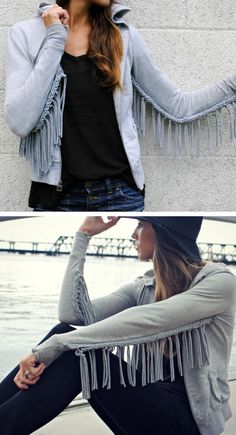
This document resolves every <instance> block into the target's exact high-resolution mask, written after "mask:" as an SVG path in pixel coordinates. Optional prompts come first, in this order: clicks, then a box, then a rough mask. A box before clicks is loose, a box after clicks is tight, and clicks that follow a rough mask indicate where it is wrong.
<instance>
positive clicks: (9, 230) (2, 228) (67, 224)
mask: <svg viewBox="0 0 236 435" xmlns="http://www.w3.org/2000/svg"><path fill="white" fill-rule="evenodd" d="M85 215H86V214H85ZM85 215H83V214H82V213H80V214H79V215H78V214H75V215H74V214H72V213H68V214H66V213H63V214H56V215H55V214H54V215H53V214H50V216H40V217H31V218H27V219H18V220H13V221H6V222H0V240H16V241H35V242H37V241H41V242H42V241H44V242H54V241H55V240H56V239H57V238H58V237H59V236H61V235H70V236H73V235H74V234H75V232H76V231H77V230H78V229H79V226H80V224H81V223H82V221H83V220H84V217H85ZM103 216H105V215H103ZM104 219H105V220H106V216H105V217H104ZM136 222H137V221H135V220H133V219H127V218H121V219H120V220H119V222H118V223H117V225H116V226H114V227H113V228H111V229H109V230H107V231H105V232H104V233H102V234H100V235H99V236H98V237H122V238H130V237H131V234H132V232H133V230H134V228H135V226H136ZM198 242H211V243H227V244H236V224H232V223H224V222H216V221H207V220H206V221H203V224H202V228H201V231H200V234H199V237H198Z"/></svg>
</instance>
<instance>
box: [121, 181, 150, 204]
mask: <svg viewBox="0 0 236 435" xmlns="http://www.w3.org/2000/svg"><path fill="white" fill-rule="evenodd" d="M119 195H120V196H121V197H123V198H124V199H127V200H129V201H144V195H143V194H142V193H141V192H140V191H138V190H136V189H133V188H132V187H130V186H129V185H128V184H126V183H122V184H121V185H120V187H119Z"/></svg>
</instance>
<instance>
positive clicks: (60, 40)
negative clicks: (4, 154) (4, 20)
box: [4, 23, 67, 137]
mask: <svg viewBox="0 0 236 435" xmlns="http://www.w3.org/2000/svg"><path fill="white" fill-rule="evenodd" d="M45 32H46V42H45V45H44V47H43V49H42V50H43V51H42V53H40V56H39V57H38V60H37V61H36V63H35V64H34V63H33V60H32V59H30V56H29V53H28V49H29V48H28V46H27V41H26V37H25V34H24V31H23V29H22V28H21V26H20V24H18V23H16V24H14V25H13V26H12V27H10V29H9V31H8V35H7V50H6V89H5V102H4V115H5V119H6V121H7V123H8V124H9V127H10V129H11V131H12V132H13V133H15V134H16V135H17V136H20V137H25V136H27V135H28V133H30V131H31V130H32V129H33V128H34V126H35V125H36V123H37V121H38V119H39V117H40V114H41V113H42V111H43V108H44V106H45V102H46V100H47V95H48V93H49V90H50V88H51V85H52V82H53V79H54V76H55V74H56V71H57V69H58V66H59V64H60V60H61V56H62V54H63V51H64V45H65V41H66V38H67V31H66V29H65V28H64V25H63V24H59V23H56V24H51V25H49V26H48V27H47V28H46V29H45Z"/></svg>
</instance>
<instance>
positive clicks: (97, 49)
mask: <svg viewBox="0 0 236 435" xmlns="http://www.w3.org/2000/svg"><path fill="white" fill-rule="evenodd" d="M69 3H70V0H57V4H58V5H59V6H61V7H62V8H66V7H67V6H68V5H69ZM113 3H118V2H117V1H115V0H111V1H110V4H109V6H106V7H102V6H99V5H96V4H92V5H91V7H90V21H91V26H92V29H91V31H90V33H89V49H88V57H89V58H91V59H92V60H93V62H94V64H95V67H96V68H95V69H94V70H93V74H94V78H95V80H96V81H97V83H99V85H100V86H104V87H107V88H109V89H110V90H112V91H113V90H115V88H116V86H118V87H119V88H120V89H122V84H121V82H120V62H121V59H122V55H123V41H122V37H121V33H120V30H119V28H118V26H116V24H115V23H114V22H113V21H112V18H111V8H112V4H113Z"/></svg>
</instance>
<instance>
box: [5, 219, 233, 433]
mask: <svg viewBox="0 0 236 435" xmlns="http://www.w3.org/2000/svg"><path fill="white" fill-rule="evenodd" d="M109 219H110V221H109V222H107V223H105V222H104V221H103V219H102V217H88V218H86V219H85V221H84V222H83V224H82V225H81V227H80V229H79V231H78V232H77V234H76V237H75V242H74V247H73V249H72V252H71V255H70V259H69V262H68V267H67V270H66V273H65V277H64V281H63V285H62V290H61V295H60V301H59V319H60V322H61V323H59V324H58V325H56V326H55V327H54V328H53V329H52V330H51V331H50V332H49V333H48V335H47V336H46V337H45V338H44V339H43V340H42V341H41V342H40V343H39V344H38V345H37V346H36V347H35V348H34V349H32V353H31V354H30V355H29V356H27V357H26V358H23V359H22V360H21V362H20V365H19V366H17V367H15V368H14V369H13V370H12V371H11V372H10V373H9V374H8V375H7V376H6V378H5V379H4V380H3V381H2V383H1V384H0V426H1V434H2V435H13V434H15V433H17V434H18V435H23V434H24V435H25V434H29V433H32V432H33V431H34V430H36V429H37V428H39V427H41V426H43V425H44V424H45V423H47V422H48V421H50V420H52V419H53V418H54V417H55V416H56V415H58V414H59V413H60V412H61V411H62V410H63V409H64V408H65V407H66V406H67V405H69V403H70V402H71V401H72V400H73V398H74V397H75V396H77V394H78V393H80V391H81V390H82V391H83V396H84V397H86V398H88V400H89V403H90V404H91V406H92V407H93V409H94V410H95V411H96V413H97V414H98V415H99V416H100V417H101V418H102V420H103V421H104V422H105V423H106V425H107V426H108V427H109V428H110V429H111V431H112V432H113V433H115V434H126V435H130V434H132V435H134V434H135V435H137V434H142V435H143V434H144V433H147V434H149V435H154V434H155V435H157V434H161V435H163V434H168V435H172V434H173V435H174V434H178V435H180V434H181V435H186V434H188V435H194V434H198V435H199V434H201V435H218V434H220V433H222V431H223V430H224V423H225V421H226V420H227V419H229V418H230V417H231V415H232V414H231V409H230V406H229V404H228V399H229V396H230V393H229V387H228V383H227V369H228V363H229V358H230V352H231V346H232V335H233V329H234V320H235V305H236V298H235V295H236V291H235V290H236V278H235V276H234V275H233V274H232V273H231V272H230V270H229V269H228V268H227V267H226V266H225V265H224V264H214V263H212V262H203V261H202V260H201V258H200V255H199V251H198V247H197V244H196V238H197V235H198V233H199V230H200V227H201V222H202V218H200V217H195V218H194V217H160V218H158V217H150V216H144V217H142V218H141V220H139V223H138V226H137V228H136V229H135V231H134V233H133V238H134V241H135V245H136V248H137V252H138V256H139V259H140V260H145V261H147V260H153V271H152V272H151V273H150V272H148V273H147V274H145V275H144V277H142V278H139V279H136V280H135V281H134V282H132V283H128V284H126V285H123V286H122V287H121V288H119V289H118V290H117V291H115V292H114V293H112V294H110V295H108V296H105V297H101V298H97V299H94V300H92V302H90V299H89V296H88V292H87V288H86V283H85V281H84V277H83V268H84V261H85V254H86V248H87V246H88V243H89V240H90V238H91V237H93V236H94V235H95V234H99V233H101V232H103V231H105V230H106V229H108V228H110V227H112V226H113V225H115V224H117V222H118V220H119V218H115V217H113V218H112V217H110V218H109ZM139 219H140V218H139ZM92 323H93V324H92ZM70 324H73V325H77V328H74V327H72V326H70ZM131 346H132V350H131ZM114 350H116V354H114V352H112V351H114ZM125 351H126V352H127V353H126V355H127V362H125V361H124V360H123V357H124V352H125ZM78 356H79V359H78ZM37 365H38V366H37ZM79 367H80V369H79ZM13 379H14V382H13ZM23 390H25V391H23ZM26 390H27V391H26ZM78 426H79V415H78Z"/></svg>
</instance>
